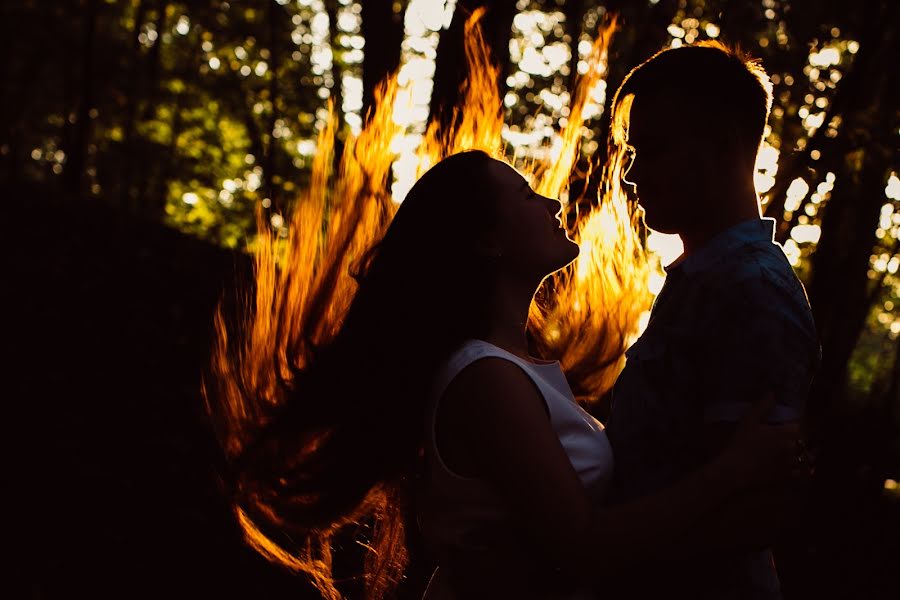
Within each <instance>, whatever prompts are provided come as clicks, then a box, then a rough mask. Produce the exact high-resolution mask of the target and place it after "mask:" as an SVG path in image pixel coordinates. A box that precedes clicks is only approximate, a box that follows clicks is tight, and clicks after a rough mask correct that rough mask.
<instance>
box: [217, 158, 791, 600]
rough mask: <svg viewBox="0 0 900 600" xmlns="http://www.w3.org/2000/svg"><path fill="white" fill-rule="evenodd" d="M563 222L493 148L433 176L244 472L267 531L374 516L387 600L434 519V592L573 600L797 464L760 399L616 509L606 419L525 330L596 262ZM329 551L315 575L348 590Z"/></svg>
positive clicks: (251, 452)
mask: <svg viewBox="0 0 900 600" xmlns="http://www.w3.org/2000/svg"><path fill="white" fill-rule="evenodd" d="M560 211H561V205H560V203H559V202H558V201H556V200H551V199H549V198H544V197H542V196H540V195H538V194H536V193H535V192H533V191H532V190H531V188H530V187H529V185H528V183H527V181H526V180H525V179H524V178H523V177H522V176H521V175H519V174H518V173H517V172H516V171H515V170H514V169H512V168H511V167H510V166H509V165H507V164H506V163H503V162H501V161H497V160H494V159H492V158H490V157H489V156H488V155H487V154H485V153H483V152H479V151H472V152H464V153H461V154H457V155H454V156H451V157H449V158H447V159H445V160H443V161H441V162H440V163H438V164H437V165H436V166H435V167H433V168H432V169H431V170H430V171H428V172H427V173H426V174H425V175H424V176H423V177H422V178H421V179H420V180H419V181H418V182H417V183H416V185H415V186H414V187H413V189H412V190H411V191H410V193H409V195H408V196H407V198H406V200H405V201H404V203H403V204H402V205H401V207H400V209H399V210H398V212H397V214H396V216H395V217H394V219H393V221H392V223H391V225H390V227H389V228H388V230H387V233H386V234H385V236H384V237H383V239H382V240H381V242H380V243H379V244H377V245H376V246H375V247H374V248H372V249H371V250H370V251H369V252H368V253H367V254H366V255H365V256H364V257H363V258H362V260H361V262H360V267H359V270H358V273H357V274H356V278H357V281H358V284H359V285H358V290H357V293H356V295H355V297H354V299H353V301H352V304H351V305H350V307H349V310H348V312H347V316H346V318H345V320H344V323H343V325H342V327H341V329H340V331H339V332H338V333H337V335H336V337H335V338H334V340H333V342H332V343H330V344H328V345H327V346H325V347H322V348H318V349H317V351H316V352H315V354H314V358H313V359H312V360H311V361H310V362H309V364H308V365H306V366H305V367H304V368H303V369H301V370H298V372H297V373H295V374H294V377H292V378H291V379H290V381H292V382H293V383H292V384H291V385H290V386H289V389H288V390H287V394H288V397H289V401H288V402H287V403H286V405H285V409H284V410H283V411H281V412H280V413H279V414H277V415H276V416H275V417H274V418H273V419H272V420H271V422H270V425H269V426H268V427H266V428H265V429H263V430H262V431H261V432H260V434H259V436H258V437H257V441H256V443H255V444H253V445H252V446H250V447H249V448H248V450H247V451H245V452H244V455H243V456H242V460H241V461H240V462H239V463H238V464H236V466H235V471H234V477H233V478H232V480H231V481H232V483H233V484H234V487H233V490H234V492H235V501H236V502H237V503H239V504H241V505H242V506H244V507H245V508H246V514H247V515H248V516H249V518H250V519H252V520H253V522H254V523H256V525H257V526H258V527H259V529H260V530H261V531H265V534H266V535H267V536H269V538H278V539H281V540H286V539H289V538H290V539H294V540H296V539H297V537H298V536H300V537H301V539H319V540H321V541H323V542H324V543H325V544H326V545H327V543H328V541H329V539H330V536H331V534H332V533H333V532H334V531H335V530H336V529H337V528H340V527H342V526H343V525H346V524H350V523H354V522H357V521H360V520H362V519H364V518H367V517H368V518H371V519H374V522H375V524H374V528H373V535H372V538H371V539H370V540H369V541H368V544H369V548H370V552H369V556H368V560H367V566H366V571H367V578H366V586H367V596H370V597H381V596H384V595H385V594H387V593H389V591H390V590H391V589H392V588H393V587H394V586H395V585H396V583H397V581H398V579H399V577H400V576H402V572H403V566H404V564H405V562H404V561H405V559H406V555H405V552H404V547H405V535H406V534H404V530H406V531H409V530H410V529H411V528H415V527H418V528H419V529H420V531H421V535H422V538H423V540H424V542H425V545H426V547H427V548H428V549H429V550H430V552H431V553H432V554H433V556H434V557H435V558H436V560H437V562H438V564H439V569H438V572H437V574H436V576H435V577H434V578H433V580H432V582H431V585H430V586H429V591H428V595H429V596H431V597H435V598H441V597H447V598H454V597H455V598H480V597H484V598H497V597H515V598H528V597H535V598H551V597H574V596H577V595H578V594H579V593H582V592H583V590H582V591H579V588H584V587H585V586H583V585H582V583H581V582H582V581H586V580H587V578H588V576H591V577H594V578H596V579H597V580H599V579H601V578H602V574H603V572H604V571H605V570H615V569H617V568H619V567H620V566H621V565H627V564H632V563H633V562H634V561H639V560H642V559H643V558H645V557H649V556H653V554H654V553H655V552H658V551H660V550H662V549H664V548H665V549H668V550H669V551H671V549H672V547H673V546H674V547H677V545H678V544H679V540H680V538H681V535H682V533H683V532H684V530H685V528H686V527H687V526H688V525H690V523H692V522H694V521H696V520H697V519H699V518H702V516H703V515H704V513H706V512H707V511H708V510H709V509H711V508H714V507H715V505H716V503H720V502H724V500H725V499H726V498H728V497H729V496H730V494H732V493H733V492H734V491H736V490H738V489H740V488H741V487H742V486H749V485H754V484H757V483H760V482H762V481H764V480H766V479H767V478H769V477H771V473H773V472H774V473H778V474H785V473H787V472H788V470H789V469H788V467H787V466H786V465H788V460H787V458H786V457H785V451H786V448H787V447H788V443H787V441H788V440H789V439H793V437H795V436H796V432H795V431H793V430H788V429H787V428H785V427H781V428H773V427H764V426H761V425H759V424H758V423H755V422H754V421H755V420H758V419H759V415H760V413H759V411H762V410H764V408H765V406H764V405H761V407H760V408H759V409H758V411H757V412H755V413H754V414H753V415H751V416H750V417H749V419H748V420H747V423H746V424H745V427H744V428H743V430H742V431H743V433H742V434H741V435H739V436H738V439H737V440H736V442H735V443H734V444H733V445H732V446H731V448H730V449H729V450H728V451H726V452H725V453H724V454H723V455H722V457H721V458H720V459H718V460H717V461H715V462H713V463H711V464H710V465H708V466H707V467H705V468H704V469H702V470H701V471H699V472H698V473H697V474H696V475H695V476H693V477H690V478H688V479H686V480H684V481H682V482H679V484H678V485H676V486H674V487H673V488H672V489H669V490H665V491H664V492H662V493H660V494H657V495H656V496H654V497H652V498H648V499H647V500H642V501H640V502H636V503H634V504H631V505H627V506H623V507H617V508H614V509H603V508H600V502H599V500H600V499H601V498H602V494H603V491H604V488H605V485H606V483H607V482H608V481H609V478H610V475H611V472H612V468H613V457H612V454H611V451H610V448H609V445H608V443H607V441H606V439H605V436H604V433H603V429H602V426H601V425H600V424H599V423H598V422H596V421H595V420H594V419H593V418H591V417H590V416H589V415H588V414H587V413H585V412H584V411H583V410H581V409H580V408H579V407H578V406H577V405H576V404H575V403H574V399H573V397H572V393H571V390H569V388H568V385H567V384H566V381H565V378H564V376H563V374H562V371H561V370H560V367H559V363H557V362H553V361H539V360H536V359H533V358H531V357H530V356H529V355H528V350H527V343H526V337H525V327H526V320H527V315H528V309H529V306H530V304H531V301H532V298H533V295H534V293H535V291H536V289H537V288H538V286H539V285H540V283H541V281H542V280H543V279H544V278H545V277H546V276H547V275H548V274H550V273H552V272H554V271H556V270H558V269H560V268H562V267H564V266H565V265H567V264H568V263H570V262H571V261H572V260H574V259H575V257H576V256H577V254H578V247H577V245H576V244H574V243H573V242H572V241H571V240H569V239H568V238H567V236H566V233H565V230H564V229H563V227H562V224H561V222H560V221H559V218H558V215H559V213H560ZM423 457H424V460H423ZM660 508H664V509H665V510H660ZM673 515H674V518H673ZM413 523H415V524H413ZM282 534H284V535H282ZM299 547H303V544H302V543H301V544H299ZM685 550H687V548H685ZM325 555H326V559H325V560H323V561H313V560H307V562H306V563H305V565H304V566H303V567H302V568H304V569H305V570H307V571H308V572H310V573H311V574H312V575H313V576H314V580H315V581H316V582H317V584H318V585H319V587H320V589H321V590H322V591H323V592H325V593H326V594H328V595H334V594H336V589H335V588H334V585H333V580H332V575H331V572H330V565H329V564H328V560H327V558H328V557H327V551H326V552H325Z"/></svg>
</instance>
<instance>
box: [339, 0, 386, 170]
mask: <svg viewBox="0 0 900 600" xmlns="http://www.w3.org/2000/svg"><path fill="white" fill-rule="evenodd" d="M337 8H338V7H337V0H327V1H326V2H325V10H326V11H327V12H328V34H329V39H330V41H331V47H332V48H337V47H338V41H337V40H338V35H339V34H340V32H339V31H338V27H337ZM363 27H365V24H364V25H363ZM398 48H399V45H398ZM369 51H370V49H369V48H366V49H365V52H366V54H364V55H363V56H364V57H365V56H366V55H367V54H368V53H369ZM363 60H365V58H364V59H363ZM398 60H399V56H398ZM364 72H365V71H364ZM331 76H332V77H333V78H334V85H333V86H332V87H331V100H332V102H333V103H334V115H335V117H336V119H337V127H336V129H337V131H338V132H340V131H341V130H342V129H343V128H344V92H343V88H342V87H341V85H342V81H343V77H344V73H343V70H342V69H341V65H340V64H338V60H337V58H336V57H335V59H334V61H333V62H332V67H331ZM363 87H364V90H363V97H364V99H363V106H365V86H363ZM363 114H365V113H363ZM338 156H340V153H338Z"/></svg>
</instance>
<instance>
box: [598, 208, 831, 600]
mask: <svg viewBox="0 0 900 600" xmlns="http://www.w3.org/2000/svg"><path fill="white" fill-rule="evenodd" d="M773 234H774V220H772V219H752V220H749V221H745V222H743V223H740V224H738V225H736V226H734V227H732V228H730V229H728V230H727V231H725V232H723V233H721V234H719V235H718V236H717V237H716V238H714V239H713V240H712V241H711V242H709V243H708V244H706V245H705V246H704V247H702V248H700V249H698V250H697V251H695V252H693V253H691V254H690V255H688V256H687V257H686V258H685V259H684V260H683V261H680V262H677V263H676V264H675V265H673V266H670V267H669V268H667V277H666V283H665V285H664V286H663V289H662V291H661V292H660V294H659V295H658V296H657V298H656V301H655V302H654V305H653V309H652V311H651V317H650V322H649V325H648V326H647V329H646V331H645V332H644V334H643V335H642V336H641V337H640V338H639V339H638V341H637V342H635V344H634V345H633V346H632V347H631V348H630V349H629V350H628V351H627V352H626V365H625V369H624V370H623V371H622V373H621V375H620V376H619V379H618V381H617V382H616V385H615V388H614V390H613V404H612V410H611V414H610V418H609V421H608V423H607V429H606V431H607V434H608V436H609V440H610V443H611V445H612V448H613V454H614V456H615V461H616V468H615V476H614V485H613V491H612V494H611V501H612V502H624V501H628V500H631V499H634V498H638V497H640V496H643V495H646V494H649V493H653V492H655V491H658V490H660V489H662V488H664V487H666V486H667V485H669V484H671V483H673V482H675V481H677V480H678V479H681V478H682V477H684V476H685V475H686V474H687V473H689V472H690V471H693V470H694V469H696V468H697V467H698V466H700V465H701V464H702V463H703V462H705V461H706V460H707V459H708V457H707V456H706V455H705V453H704V449H703V447H702V439H703V436H702V430H703V427H704V425H706V424H708V423H714V422H723V421H724V422H734V421H737V420H739V419H740V417H741V415H742V414H743V412H744V410H745V409H746V408H747V407H748V406H749V405H750V404H751V403H752V402H754V401H756V400H758V399H760V398H761V397H762V395H763V394H764V393H765V392H767V391H772V392H774V393H775V395H776V408H775V410H774V412H773V416H772V420H776V421H779V420H780V421H787V420H794V419H797V418H799V417H800V416H801V414H802V412H803V409H804V403H805V400H806V395H807V392H808V390H809V386H810V383H811V381H812V377H813V374H814V372H815V370H816V368H817V366H818V363H819V360H820V351H819V343H818V336H817V334H816V330H815V326H814V324H813V318H812V313H811V311H810V307H809V302H808V300H807V297H806V293H805V291H804V289H803V285H802V284H801V283H800V281H799V280H798V279H797V277H796V275H795V274H794V272H793V269H792V268H791V265H790V263H789V262H788V260H787V257H786V256H785V255H784V252H783V250H782V248H781V246H780V245H778V244H777V243H775V242H774V241H773V239H774V236H773ZM726 563H728V565H726ZM705 567H712V565H709V564H705V565H697V568H698V569H699V570H703V571H705V570H706V569H705ZM714 568H715V569H718V571H719V572H720V573H723V572H731V574H730V575H728V576H727V579H728V580H729V581H733V582H734V584H735V585H736V586H737V587H738V588H741V587H742V586H744V587H747V588H751V589H754V590H756V592H760V593H759V597H762V598H777V597H779V596H778V591H777V590H778V584H777V577H776V575H775V572H774V568H773V567H772V563H771V555H770V554H769V553H768V552H765V553H754V554H753V555H752V556H751V555H742V556H740V557H723V560H722V564H720V565H716V566H715V567H714ZM756 592H754V594H755V593H756ZM698 597H699V596H698ZM753 597H757V595H754V596H753Z"/></svg>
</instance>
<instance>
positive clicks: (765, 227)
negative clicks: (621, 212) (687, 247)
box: [665, 217, 775, 275]
mask: <svg viewBox="0 0 900 600" xmlns="http://www.w3.org/2000/svg"><path fill="white" fill-rule="evenodd" d="M774 241H775V219H772V218H769V217H761V218H753V219H748V220H746V221H742V222H740V223H738V224H737V225H733V226H731V227H729V228H728V229H726V230H725V231H723V232H721V233H719V234H718V235H716V236H715V237H714V238H713V239H711V240H710V241H709V242H707V243H706V244H705V245H703V246H702V247H700V248H698V249H697V250H695V251H694V252H693V253H691V254H689V255H688V256H683V257H682V258H679V259H678V260H676V261H675V262H673V263H672V264H671V265H669V266H668V267H665V271H666V273H667V274H668V273H672V271H673V270H675V269H678V270H680V271H682V272H683V273H684V274H685V275H691V274H693V273H697V272H699V271H703V270H704V269H707V268H709V267H711V266H712V265H714V264H715V263H716V262H718V261H719V260H720V259H721V258H722V257H723V256H726V255H728V254H730V253H731V252H732V251H734V250H736V249H737V248H739V247H741V246H743V245H746V244H751V243H754V242H774Z"/></svg>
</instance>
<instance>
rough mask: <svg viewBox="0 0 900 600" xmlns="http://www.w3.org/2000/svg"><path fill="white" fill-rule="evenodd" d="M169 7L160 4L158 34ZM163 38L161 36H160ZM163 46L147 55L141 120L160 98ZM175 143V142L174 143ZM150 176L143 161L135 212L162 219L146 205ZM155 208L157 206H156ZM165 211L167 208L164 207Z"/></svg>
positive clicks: (156, 23) (155, 162)
mask: <svg viewBox="0 0 900 600" xmlns="http://www.w3.org/2000/svg"><path fill="white" fill-rule="evenodd" d="M167 6H168V3H167V2H160V3H159V7H158V8H157V9H156V20H155V21H154V27H155V28H156V31H157V32H161V31H163V29H165V27H166V7H167ZM160 36H161V34H160ZM161 46H162V39H161V37H159V38H157V39H156V42H155V43H154V44H153V46H151V47H150V52H148V53H147V78H146V79H145V80H144V86H143V100H144V107H143V110H141V111H140V112H141V116H140V119H141V120H146V119H149V118H150V117H152V116H153V111H154V110H155V108H156V104H157V100H158V98H159V96H160V94H159V90H160V87H159V81H160V75H161V70H162V59H161V56H160V47H161ZM173 143H174V142H173ZM159 160H162V161H163V162H164V161H165V160H166V159H165V158H162V159H154V160H153V161H151V162H149V164H153V165H158V164H159V162H158V161H159ZM162 170H163V169H158V171H162ZM149 176H150V168H149V166H148V163H147V162H144V161H142V162H141V165H140V167H139V170H138V185H137V193H136V195H135V211H136V212H137V213H138V214H150V215H152V216H154V217H157V218H158V217H161V216H162V214H163V213H162V212H159V213H157V212H156V211H155V210H153V209H152V208H150V207H147V206H145V203H146V202H148V191H149V189H150V186H149V185H148V182H147V178H148V177H149ZM156 201H157V199H156V198H154V197H152V196H150V200H149V202H156ZM154 206H155V205H154ZM162 209H163V210H164V209H165V206H163V207H162Z"/></svg>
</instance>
